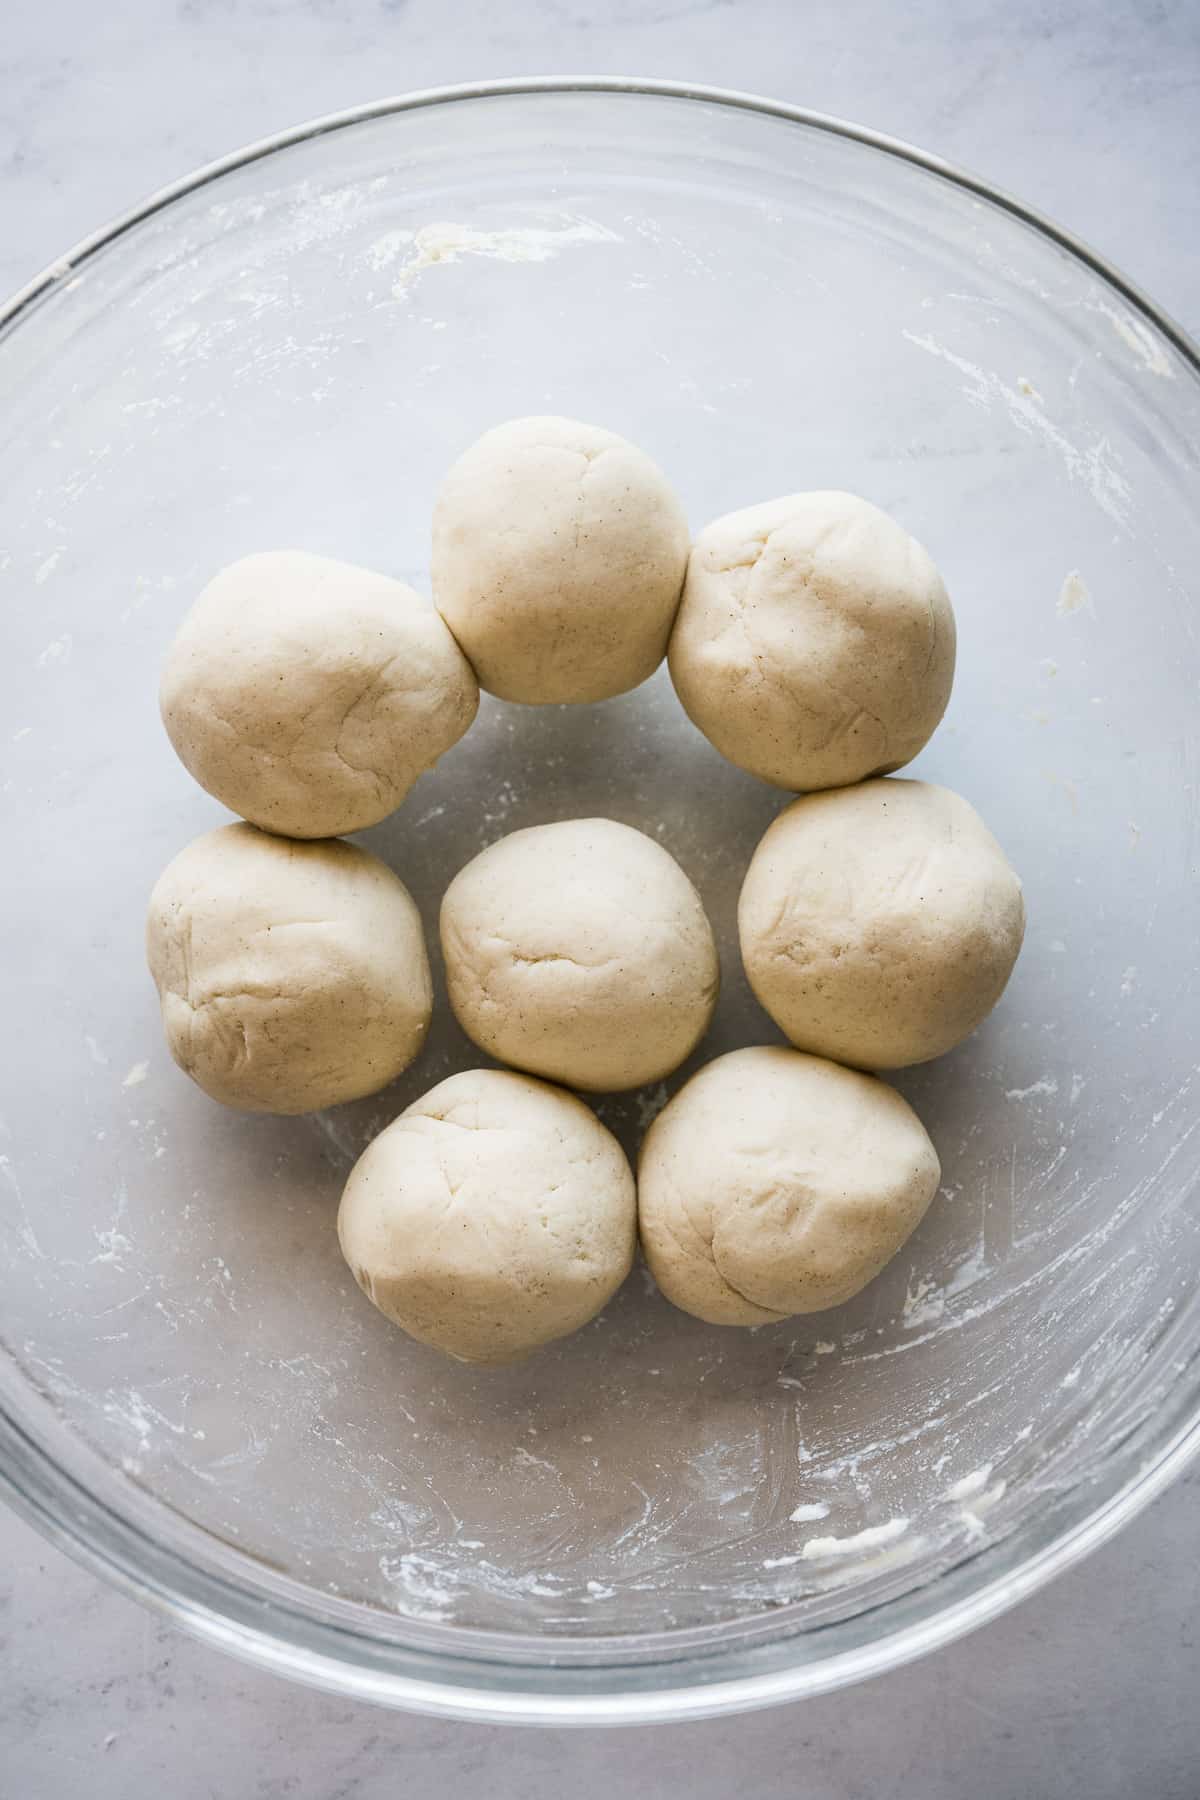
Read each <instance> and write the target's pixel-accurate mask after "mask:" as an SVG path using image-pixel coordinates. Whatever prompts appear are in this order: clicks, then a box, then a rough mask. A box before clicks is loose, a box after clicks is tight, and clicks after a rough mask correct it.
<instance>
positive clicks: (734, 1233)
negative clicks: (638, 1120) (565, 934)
mask: <svg viewBox="0 0 1200 1800" xmlns="http://www.w3.org/2000/svg"><path fill="white" fill-rule="evenodd" d="M940 1175H941V1171H940V1167H939V1164H938V1158H937V1152H936V1151H935V1150H934V1147H933V1145H932V1144H931V1143H930V1141H929V1137H928V1134H927V1133H926V1130H925V1127H924V1126H923V1125H922V1124H921V1121H920V1119H918V1117H917V1115H916V1113H914V1112H913V1110H912V1108H911V1106H909V1104H908V1102H907V1101H906V1100H903V1099H901V1097H900V1095H899V1094H897V1093H896V1092H895V1091H894V1089H892V1088H890V1087H886V1086H885V1085H884V1083H883V1082H882V1081H877V1080H876V1079H875V1077H874V1076H873V1075H861V1074H859V1073H858V1072H857V1071H856V1070H854V1069H842V1068H839V1067H838V1065H837V1064H836V1063H831V1062H824V1061H822V1059H821V1058H820V1057H817V1056H802V1055H800V1053H799V1052H798V1051H796V1050H777V1049H766V1048H758V1049H751V1050H734V1051H733V1052H731V1054H730V1055H728V1056H719V1057H717V1059H716V1061H715V1062H711V1063H709V1064H708V1066H707V1067H706V1068H703V1069H701V1071H700V1073H699V1074H698V1075H694V1076H693V1077H692V1079H691V1080H690V1081H689V1082H688V1083H687V1086H686V1087H683V1088H681V1089H680V1090H679V1092H678V1093H677V1094H676V1096H675V1098H674V1099H673V1100H671V1101H670V1102H669V1103H668V1104H667V1105H666V1106H665V1107H664V1108H663V1110H662V1112H660V1113H659V1115H658V1117H657V1119H655V1121H654V1123H653V1125H652V1126H651V1127H650V1130H649V1131H648V1132H647V1134H646V1138H645V1142H644V1143H643V1145H642V1154H641V1160H640V1162H639V1165H638V1209H639V1216H640V1220H641V1233H642V1248H643V1250H644V1251H645V1253H646V1261H647V1262H648V1263H649V1265H650V1269H651V1273H652V1274H653V1276H654V1279H655V1280H656V1281H657V1283H658V1285H659V1287H660V1288H661V1289H662V1291H663V1293H664V1294H665V1295H666V1297H667V1299H668V1300H671V1301H673V1302H674V1304H675V1305H676V1306H679V1307H682V1308H683V1310H684V1312H689V1313H694V1314H695V1315H696V1317H697V1318H699V1319H707V1320H708V1321H709V1323H710V1324H712V1325H767V1324H770V1323H771V1322H772V1320H775V1319H786V1318H788V1317H790V1316H791V1314H793V1313H813V1312H822V1311H823V1310H824V1309H825V1308H826V1307H828V1306H840V1305H841V1304H842V1302H843V1301H846V1300H849V1299H851V1298H852V1296H853V1295H855V1294H857V1293H858V1291H859V1289H860V1288H864V1287H865V1286H866V1285H867V1283H868V1281H871V1280H873V1279H874V1277H875V1276H876V1275H878V1274H879V1271H880V1270H881V1269H882V1268H883V1267H884V1265H885V1263H887V1262H889V1261H890V1260H891V1258H892V1257H893V1256H894V1255H895V1254H896V1252H897V1250H899V1248H900V1246H901V1244H903V1242H904V1240H905V1238H907V1237H908V1235H909V1233H910V1232H911V1231H913V1230H914V1229H915V1228H916V1226H917V1225H918V1224H919V1223H920V1220H921V1219H922V1217H923V1216H924V1213H925V1209H926V1207H927V1206H928V1205H929V1202H930V1201H931V1200H932V1199H933V1196H934V1194H935V1193H936V1192H937V1185H938V1181H939V1179H940Z"/></svg>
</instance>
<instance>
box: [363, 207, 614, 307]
mask: <svg viewBox="0 0 1200 1800" xmlns="http://www.w3.org/2000/svg"><path fill="white" fill-rule="evenodd" d="M619 242H620V239H619V237H618V236H617V234H616V232H615V231H609V230H608V228H607V227H606V226H604V225H597V224H595V223H594V222H593V221H592V220H591V219H572V220H571V221H570V222H569V223H567V224H563V225H560V226H557V227H554V226H546V225H523V226H513V227H510V228H509V229H508V230H504V231H477V230H476V229H475V228H474V227H473V226H471V225H455V224H443V225H423V226H422V227H421V229H420V231H417V232H414V233H413V234H412V254H411V255H410V256H409V258H408V260H407V262H405V263H404V264H403V265H402V266H401V268H400V270H399V271H398V274H397V279H396V282H395V285H394V286H393V288H392V294H393V296H394V297H395V298H396V299H397V300H406V299H407V298H408V295H409V293H410V292H411V290H412V287H413V284H414V282H415V281H416V279H417V277H418V276H419V275H421V274H423V273H424V271H425V270H426V269H432V268H434V267H436V266H437V265H438V264H439V263H454V262H458V261H459V259H460V258H461V257H464V256H486V257H490V258H491V259H492V260H493V261H495V262H508V263H541V262H550V261H551V260H552V259H553V258H554V257H556V256H558V255H559V254H560V253H561V252H562V251H563V250H564V249H566V248H567V246H568V245H570V244H615V243H619Z"/></svg>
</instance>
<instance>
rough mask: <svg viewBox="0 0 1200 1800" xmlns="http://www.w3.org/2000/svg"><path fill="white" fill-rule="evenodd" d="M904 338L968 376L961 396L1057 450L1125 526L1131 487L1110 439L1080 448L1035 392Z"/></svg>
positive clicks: (929, 343) (924, 340) (917, 338)
mask: <svg viewBox="0 0 1200 1800" xmlns="http://www.w3.org/2000/svg"><path fill="white" fill-rule="evenodd" d="M902 336H904V337H905V338H907V339H908V342H909V343H910V344H915V345H916V347H917V349H918V350H924V351H925V352H926V354H927V355H929V356H936V357H940V359H941V360H942V361H943V362H946V363H949V365H950V367H951V368H952V369H957V370H958V372H959V374H960V375H963V376H965V377H966V382H965V383H964V386H963V392H964V393H965V394H966V396H967V399H968V400H970V401H971V402H972V404H973V405H975V406H980V407H983V408H984V409H985V410H988V409H990V408H991V407H992V406H993V405H994V404H995V402H997V401H999V402H1000V404H1001V405H1002V406H1003V407H1004V409H1005V411H1006V412H1007V413H1008V416H1009V418H1010V420H1011V421H1012V423H1013V424H1014V425H1015V426H1016V427H1017V429H1018V431H1023V432H1024V433H1025V434H1026V436H1028V437H1037V438H1040V439H1041V440H1042V442H1043V443H1044V444H1045V445H1046V446H1047V447H1048V448H1049V449H1051V450H1053V451H1055V452H1056V454H1057V455H1058V457H1059V458H1060V460H1061V462H1062V464H1063V467H1064V468H1065V469H1066V471H1067V474H1068V475H1069V476H1070V477H1071V479H1072V481H1078V482H1081V483H1082V484H1083V485H1084V486H1085V487H1086V488H1087V490H1088V492H1089V493H1090V494H1091V496H1092V499H1093V500H1094V501H1095V502H1096V504H1097V506H1099V507H1101V508H1103V510H1104V511H1105V512H1106V513H1107V514H1108V516H1109V518H1111V519H1115V520H1116V522H1117V523H1118V524H1119V525H1123V524H1124V523H1125V521H1126V518H1127V515H1128V511H1129V503H1130V500H1131V499H1132V495H1131V493H1130V490H1129V483H1128V482H1127V481H1126V480H1125V477H1124V475H1122V473H1121V471H1120V469H1119V468H1118V466H1117V461H1116V452H1115V451H1114V450H1113V447H1112V445H1111V443H1110V442H1109V440H1108V439H1107V438H1106V437H1104V436H1100V437H1098V438H1097V439H1096V441H1095V443H1093V444H1089V445H1088V446H1087V448H1086V449H1081V448H1080V446H1079V445H1078V444H1073V443H1072V442H1071V440H1070V438H1069V437H1067V435H1066V433H1065V432H1063V431H1061V430H1060V429H1059V427H1058V426H1057V425H1055V423H1054V422H1053V420H1052V419H1050V418H1048V417H1047V415H1046V414H1045V412H1043V410H1042V404H1041V401H1040V400H1039V398H1038V396H1037V395H1036V393H1033V392H1029V393H1026V392H1024V391H1023V390H1022V389H1021V388H1020V387H1010V386H1009V384H1008V383H1007V382H1006V381H1002V380H1001V379H1000V377H999V376H998V375H996V374H994V373H993V372H992V371H991V370H989V369H983V368H980V366H979V364H978V363H973V362H970V361H968V359H967V358H966V357H965V356H959V355H957V354H956V353H955V352H954V351H953V350H948V349H947V348H946V347H945V345H944V344H939V343H938V341H937V339H936V338H934V337H930V336H928V335H926V336H921V335H919V334H918V333H917V332H915V331H907V330H906V331H904V332H903V333H902Z"/></svg>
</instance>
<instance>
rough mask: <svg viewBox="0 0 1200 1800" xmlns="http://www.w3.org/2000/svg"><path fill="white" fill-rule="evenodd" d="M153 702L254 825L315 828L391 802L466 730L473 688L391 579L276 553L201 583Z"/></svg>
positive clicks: (183, 750) (305, 831) (207, 775)
mask: <svg viewBox="0 0 1200 1800" xmlns="http://www.w3.org/2000/svg"><path fill="white" fill-rule="evenodd" d="M159 698H160V704H161V707H162V716H163V723H164V724H165V725H166V728H167V735H168V737H169V738H170V740H171V742H172V744H173V745H174V746H175V749H176V751H177V752H178V754H179V758H180V761H181V762H182V763H183V764H184V767H185V768H187V769H188V770H190V772H191V773H192V774H193V775H194V776H195V778H196V780H197V781H198V782H199V783H200V785H201V787H203V788H207V790H208V792H209V793H210V794H213V795H215V796H216V798H217V799H218V800H220V801H221V802H222V803H223V804H224V805H225V806H228V807H229V808H230V809H231V811H233V812H236V813H240V814H241V815H242V817H243V818H245V819H249V820H251V821H252V823H254V824H255V825H261V826H262V827H263V828H264V830H267V831H278V832H283V833H285V834H286V835H287V836H288V837H298V838H320V837H336V836H337V835H338V833H339V832H344V831H361V830H362V829H363V828H364V826H367V825H374V824H376V823H377V821H378V820H380V819H383V818H386V817H387V815H388V813H390V812H394V811H395V809H396V807H398V806H399V804H400V802H401V801H402V800H403V799H404V796H405V795H406V794H407V793H408V791H409V789H410V788H411V787H412V785H413V783H414V782H415V781H416V779H417V777H418V776H419V775H422V774H423V773H424V772H425V770H426V769H430V768H432V767H433V765H434V763H435V762H436V761H437V759H438V757H439V756H441V754H442V752H443V751H445V750H448V749H449V748H450V746H451V744H455V743H457V742H458V740H459V738H460V737H461V736H462V735H463V732H464V731H466V729H467V727H468V725H470V723H471V721H472V719H473V718H474V717H475V713H476V709H477V708H478V705H479V687H478V684H477V682H476V680H475V677H474V675H473V674H472V672H471V668H470V665H469V663H468V662H467V659H466V657H465V656H464V655H463V653H462V651H461V650H460V649H459V647H458V645H457V644H456V643H455V641H454V639H453V638H452V637H451V635H450V633H449V631H447V629H446V626H445V623H444V622H443V620H442V619H441V618H440V617H439V616H438V614H437V613H436V612H435V611H434V609H433V608H432V607H431V606H427V605H426V604H425V602H424V601H423V600H421V599H420V598H419V597H418V596H417V595H416V594H414V593H413V591H412V589H411V588H408V587H405V586H404V584H403V582H400V581H390V580H389V579H388V578H387V576H386V575H375V574H372V572H371V571H370V570H369V569H357V568H353V567H351V565H350V564H348V563H339V562H331V561H329V560H328V559H327V558H326V557H323V556H308V555H305V554H303V553H301V552H300V551H295V550H279V551H269V552H266V553H264V554H263V555H260V556H246V557H243V558H242V560H241V561H240V562H236V563H232V564H231V565H230V567H229V568H227V569H223V570H222V571H221V573H220V574H219V575H218V576H216V577H215V579H214V580H212V581H210V582H209V584H208V586H207V587H206V588H205V590H204V592H203V593H202V594H201V595H200V598H199V599H198V600H197V601H196V604H195V605H194V606H193V608H192V610H191V612H190V613H189V614H188V616H187V618H186V619H185V620H184V622H183V624H182V626H181V627H180V629H179V633H178V636H177V637H176V639H175V642H174V643H173V644H172V646H171V649H170V652H169V653H168V656H167V662H166V667H165V668H164V670H163V676H162V686H161V689H160V696H159Z"/></svg>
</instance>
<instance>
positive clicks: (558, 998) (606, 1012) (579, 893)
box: [441, 819, 720, 1093]
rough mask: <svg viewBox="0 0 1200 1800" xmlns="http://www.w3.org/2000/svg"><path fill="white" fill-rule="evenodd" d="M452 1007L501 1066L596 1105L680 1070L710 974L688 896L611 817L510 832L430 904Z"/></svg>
mask: <svg viewBox="0 0 1200 1800" xmlns="http://www.w3.org/2000/svg"><path fill="white" fill-rule="evenodd" d="M441 936H442V950H443V954H444V956H445V961H446V983H447V987H448V989H449V994H450V1004H451V1006H452V1007H453V1009H454V1013H455V1016H456V1017H457V1019H458V1021H459V1023H460V1024H461V1026H462V1028H463V1030H464V1031H465V1032H466V1033H467V1035H468V1036H469V1037H470V1038H471V1039H472V1040H473V1041H474V1042H475V1043H476V1044H478V1045H479V1047H480V1049H482V1050H486V1051H487V1052H488V1054H489V1055H491V1056H494V1057H496V1058H497V1059H498V1060H499V1061H501V1062H506V1063H511V1064H512V1065H514V1066H515V1067H517V1068H522V1069H527V1070H529V1071H530V1072H531V1073H532V1074H535V1075H541V1076H544V1077H546V1078H547V1079H550V1080H553V1081H562V1082H565V1083H566V1084H567V1085H568V1086H570V1087H576V1088H582V1089H585V1090H587V1091H591V1092H597V1093H609V1092H613V1091H615V1090H619V1089H623V1088H630V1087H639V1086H641V1085H642V1084H643V1083H644V1082H647V1081H658V1080H661V1078H662V1077H663V1076H664V1075H667V1074H669V1073H670V1072H671V1070H672V1069H675V1068H678V1066H679V1064H680V1063H681V1062H683V1061H684V1060H685V1058H686V1057H688V1056H689V1055H690V1054H691V1052H692V1051H693V1050H694V1049H695V1047H696V1045H697V1044H698V1043H699V1041H700V1039H701V1038H702V1037H703V1035H704V1033H705V1031H706V1030H707V1029H708V1025H709V1022H710V1020H711V1018H712V1014H713V1008H714V1007H715V1005H716V1000H717V990H718V986H719V982H720V966H719V963H718V960H717V951H716V945H715V943H714V941H713V935H712V928H711V926H710V925H709V922H708V919H707V917H706V915H705V912H704V906H703V903H702V902H701V899H700V896H699V894H698V893H697V892H696V890H695V888H694V887H693V886H692V884H691V882H690V881H689V880H688V878H687V876H686V875H685V874H684V872H683V870H682V869H681V868H680V867H679V865H678V863H677V862H676V861H675V859H674V858H673V857H672V856H671V855H670V854H669V853H668V852H667V851H666V850H664V849H663V847H662V845H661V844H658V843H656V842H655V841H654V840H653V839H652V838H649V837H646V836H645V834H644V833H642V832H640V831H635V830H634V829H633V828H632V827H631V826H628V825H621V824H618V823H617V822H616V821H615V820H613V819H570V820H564V821H560V822H559V823H556V824H552V825H537V826H533V827H531V828H529V829H527V830H524V831H515V832H512V833H511V834H510V835H509V836H508V837H505V838H501V839H500V840H499V841H498V842H497V843H495V844H492V845H490V846H489V848H488V849H486V850H484V851H482V852H481V853H480V855H479V856H477V857H475V858H474V859H473V860H472V861H471V862H469V863H468V864H467V865H466V867H465V868H464V869H461V870H460V871H459V873H458V874H457V875H456V876H455V878H454V880H453V881H452V882H451V883H450V886H449V888H448V889H447V890H446V894H445V897H444V899H443V901H442V911H441Z"/></svg>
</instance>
